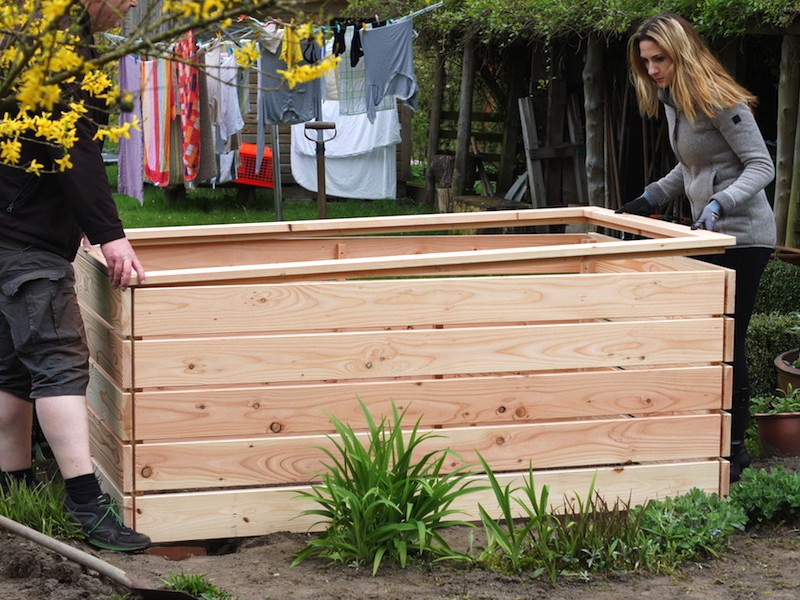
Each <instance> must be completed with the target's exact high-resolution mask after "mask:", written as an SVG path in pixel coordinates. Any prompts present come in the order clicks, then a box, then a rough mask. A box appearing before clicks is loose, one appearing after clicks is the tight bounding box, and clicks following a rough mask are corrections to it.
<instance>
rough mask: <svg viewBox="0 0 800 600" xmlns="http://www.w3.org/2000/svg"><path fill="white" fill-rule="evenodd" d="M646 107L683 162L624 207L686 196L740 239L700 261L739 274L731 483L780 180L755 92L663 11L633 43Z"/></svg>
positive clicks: (647, 210) (737, 467) (700, 218)
mask: <svg viewBox="0 0 800 600" xmlns="http://www.w3.org/2000/svg"><path fill="white" fill-rule="evenodd" d="M628 58H629V60H630V65H631V78H632V82H633V85H634V88H635V89H636V98H637V101H638V104H639V111H640V112H641V114H642V115H645V116H648V117H656V116H657V115H658V111H659V104H662V105H663V106H664V112H665V114H666V117H667V124H668V126H669V140H670V145H671V146H672V150H673V151H674V153H675V157H676V158H677V160H678V164H677V165H676V166H675V167H674V168H673V169H672V171H670V172H669V173H668V174H667V175H666V176H665V177H663V178H661V179H659V180H658V181H656V182H653V183H651V184H650V185H648V186H647V187H646V188H645V190H644V193H643V194H642V195H641V196H640V197H638V198H636V199H635V200H632V201H630V202H628V203H627V204H625V205H623V206H622V207H621V208H620V209H619V211H618V212H626V213H633V214H642V215H649V214H651V213H653V212H657V211H658V210H660V209H662V208H664V207H665V206H666V205H667V204H668V203H669V202H670V201H671V200H673V199H676V198H678V197H679V196H680V195H685V196H686V198H687V199H688V201H689V204H690V206H691V211H692V220H693V223H694V225H692V229H697V228H705V229H708V230H710V231H718V232H720V233H726V234H729V235H732V236H735V237H736V245H735V246H734V247H730V248H727V249H726V251H725V253H724V254H722V255H713V256H711V257H703V258H702V260H706V261H708V262H711V263H714V264H717V265H721V266H723V267H728V268H731V269H734V270H735V271H736V310H735V313H734V319H735V331H734V359H733V379H734V388H733V406H732V410H731V413H732V420H733V423H732V430H731V456H730V461H731V481H737V480H738V479H739V477H740V475H741V471H742V469H744V468H746V467H747V466H748V465H749V464H750V457H749V456H748V455H747V450H746V449H745V446H744V437H745V429H746V427H747V421H748V418H749V414H750V413H749V403H750V389H749V378H748V375H747V358H746V356H745V348H744V342H745V335H746V333H747V326H748V324H749V322H750V315H751V314H752V311H753V305H754V303H755V296H756V291H757V289H758V282H759V280H760V278H761V273H762V272H763V270H764V267H765V266H766V264H767V261H768V260H769V257H770V254H771V252H772V249H773V247H774V245H775V218H774V216H773V213H772V209H771V208H770V204H769V202H768V200H767V196H766V194H765V192H764V188H765V187H766V186H767V185H768V184H769V183H770V181H772V179H773V177H774V176H775V168H774V166H773V164H772V158H771V157H770V155H769V152H768V151H767V147H766V144H765V143H764V139H763V137H762V136H761V132H760V131H759V129H758V125H756V122H755V119H754V117H753V112H752V107H753V106H754V105H755V103H756V98H755V97H754V96H753V95H752V94H750V92H748V91H747V90H746V89H744V88H743V87H742V86H740V85H739V84H737V83H736V81H734V79H733V77H731V75H730V74H729V73H728V72H727V71H726V70H725V68H724V67H723V66H722V65H721V64H720V63H719V61H718V60H717V59H716V58H715V57H714V55H713V54H712V53H711V51H710V50H709V49H708V46H707V45H706V44H705V42H704V41H703V40H702V39H701V38H700V36H699V35H698V34H697V32H696V31H695V30H694V29H693V28H692V26H691V25H689V23H688V22H687V21H686V20H685V19H683V18H681V17H679V16H677V15H674V14H670V13H663V14H659V15H656V16H654V17H651V18H649V19H647V20H646V21H645V22H644V23H642V24H641V25H640V26H639V28H638V29H637V30H636V32H635V33H634V34H633V36H631V38H630V40H629V42H628Z"/></svg>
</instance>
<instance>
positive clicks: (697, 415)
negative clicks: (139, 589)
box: [76, 207, 734, 542]
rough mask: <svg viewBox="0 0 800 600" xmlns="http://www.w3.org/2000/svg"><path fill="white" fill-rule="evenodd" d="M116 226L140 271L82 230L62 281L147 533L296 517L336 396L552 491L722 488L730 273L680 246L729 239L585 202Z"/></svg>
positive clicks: (235, 529) (99, 426) (227, 532)
mask: <svg viewBox="0 0 800 600" xmlns="http://www.w3.org/2000/svg"><path fill="white" fill-rule="evenodd" d="M553 225H559V226H561V225H565V226H566V231H567V233H559V234H551V233H518V234H514V235H510V234H505V235H499V234H497V235H452V232H455V231H464V230H476V229H477V230H480V229H482V228H486V229H492V230H497V229H499V228H507V230H508V228H512V227H518V228H521V227H525V228H528V229H527V231H531V230H535V231H546V230H548V227H549V226H553ZM533 228H535V229H533ZM561 229H563V227H562V228H561ZM611 230H615V231H626V232H628V233H632V234H636V236H646V237H645V238H643V239H631V240H624V241H623V240H620V239H616V238H614V237H610V236H608V235H607V234H608V233H609V232H610V231H611ZM516 231H520V230H519V229H517V230H516ZM523 231H524V230H523ZM572 231H574V233H570V232H572ZM598 231H602V232H603V233H600V232H598ZM433 232H439V233H438V234H434V233H433ZM448 232H450V233H451V234H448ZM128 233H129V237H130V239H131V241H132V243H133V245H134V247H135V248H136V252H137V254H138V255H139V257H140V259H141V260H142V263H143V264H144V266H145V268H146V270H147V275H148V279H147V283H146V284H145V285H133V286H132V287H131V288H130V289H128V290H127V291H126V292H119V291H117V290H112V289H111V288H110V286H109V284H108V280H107V277H106V275H105V266H104V263H103V259H102V255H101V254H100V252H99V250H97V249H94V250H92V251H91V252H89V253H83V252H80V253H79V258H78V259H77V260H76V271H77V276H78V285H77V287H78V292H79V297H80V300H81V305H82V309H83V311H84V317H85V322H86V328H87V334H88V337H89V340H90V346H91V352H92V379H91V386H90V390H89V402H90V409H91V413H92V425H91V426H92V447H93V453H94V458H95V462H96V465H97V468H98V471H99V472H100V474H101V475H102V477H103V479H104V485H105V487H106V488H107V489H108V490H109V491H111V492H112V494H113V495H115V496H116V497H117V499H118V500H119V502H120V504H121V506H123V507H124V516H125V521H126V523H128V524H129V525H132V526H134V527H136V528H137V529H138V530H140V531H142V532H144V533H147V534H148V535H150V536H151V537H152V538H153V541H155V542H169V541H186V540H194V539H213V538H225V537H238V536H251V535H262V534H265V533H268V532H272V531H281V530H283V531H285V530H294V531H304V530H306V529H307V528H308V527H309V525H310V524H311V523H312V522H313V520H312V518H311V517H299V516H298V515H299V514H300V512H301V511H302V510H303V509H306V508H310V505H308V504H304V503H303V502H301V501H300V500H298V499H297V498H296V491H297V490H298V489H303V488H305V487H307V486H309V485H310V484H311V483H312V482H313V481H314V480H315V475H316V474H317V473H318V472H319V470H320V468H321V465H320V461H321V459H323V458H324V457H323V454H322V452H321V451H320V450H319V449H318V447H319V446H321V445H328V444H330V441H329V440H328V439H327V438H326V436H327V435H329V434H332V433H333V432H334V430H333V428H332V426H331V424H330V422H329V420H328V417H327V415H329V414H333V415H335V416H336V417H337V418H338V419H340V420H342V421H345V422H348V423H350V424H351V425H352V426H353V427H354V428H355V429H362V428H363V426H364V418H363V414H362V413H361V409H360V407H359V403H358V398H360V399H361V400H363V401H364V402H365V403H366V405H367V406H368V407H369V409H370V411H371V413H372V414H373V415H375V416H376V417H377V416H378V415H380V414H386V415H390V414H391V413H390V406H391V402H392V401H394V402H395V403H396V404H397V405H398V406H399V407H400V408H401V409H406V408H408V416H407V419H406V421H407V424H408V426H409V427H411V426H412V425H413V423H414V422H415V421H416V420H417V418H419V417H421V419H422V426H421V430H423V431H424V430H429V429H436V430H437V433H440V434H443V437H438V438H434V439H432V440H431V441H430V442H429V444H430V445H429V446H428V448H433V447H449V448H452V449H453V450H456V451H457V452H458V453H459V454H460V455H461V456H462V457H463V458H464V460H465V461H466V462H468V463H477V459H476V451H479V452H480V453H481V454H482V455H483V456H484V457H485V458H486V459H487V461H488V462H489V464H491V465H492V468H493V470H494V471H495V472H496V473H498V474H499V479H500V481H501V483H503V484H505V483H506V482H508V481H510V480H512V479H514V480H518V481H520V482H521V479H522V476H523V475H527V471H528V465H529V464H532V465H533V468H534V471H535V482H536V484H537V485H538V486H542V485H545V484H546V485H549V486H550V488H551V498H553V499H555V500H556V501H560V500H563V497H564V495H565V494H566V495H573V494H578V495H581V494H584V495H585V494H586V492H587V491H588V489H589V485H590V482H591V480H592V478H593V477H595V475H596V477H597V480H596V488H597V489H598V490H599V492H600V493H601V494H602V495H603V496H604V497H605V498H606V499H607V500H608V501H610V502H613V501H614V499H616V498H617V497H620V498H622V499H624V500H625V501H628V500H630V501H631V502H632V503H638V502H642V501H644V500H645V499H647V498H654V497H664V496H668V495H675V494H680V493H684V492H686V491H688V490H689V489H691V488H693V487H698V488H701V489H703V490H705V491H707V492H717V493H727V491H728V463H727V461H725V460H723V459H721V458H720V457H721V456H725V455H726V454H727V450H728V445H729V439H728V430H729V419H728V415H727V413H725V412H723V409H724V408H727V407H729V402H730V388H731V371H730V367H729V366H728V365H725V364H724V361H729V360H730V359H731V355H732V341H733V328H732V322H731V320H730V318H729V317H726V316H725V315H726V314H729V313H731V312H732V309H733V289H734V286H733V273H732V271H729V270H727V269H722V268H718V267H714V266H711V265H708V264H706V263H703V262H701V261H697V260H693V259H689V258H687V257H686V255H694V254H703V253H714V252H720V251H722V249H723V248H724V247H725V246H726V245H731V244H732V243H733V238H730V237H728V236H724V235H719V234H714V233H709V232H705V231H690V230H689V229H688V228H686V227H682V226H677V225H671V224H668V223H664V222H660V221H658V220H653V219H646V218H641V217H635V216H630V215H616V214H614V213H613V212H611V211H608V210H604V209H598V208H588V207H580V208H566V209H541V210H527V211H494V212H484V213H463V214H442V215H424V216H416V217H380V218H365V219H346V220H320V221H303V222H292V223H286V222H279V223H262V224H248V225H229V226H205V227H183V228H160V229H140V230H131V231H129V232H128ZM415 233H416V234H418V235H415ZM393 234H398V235H393ZM399 234H403V235H399ZM423 234H424V235H423ZM452 466H453V467H455V466H457V463H456V461H455V459H454V461H453V465H452ZM478 477H479V475H478ZM490 494H491V492H489V491H487V492H481V493H476V494H473V495H469V496H466V497H465V499H464V502H463V503H462V504H461V505H459V507H460V508H463V509H464V510H465V511H466V512H467V515H468V517H469V518H477V514H478V513H477V504H478V503H479V502H480V503H481V504H483V505H484V506H487V507H488V506H490V505H491V504H492V502H493V498H492V497H491V496H490Z"/></svg>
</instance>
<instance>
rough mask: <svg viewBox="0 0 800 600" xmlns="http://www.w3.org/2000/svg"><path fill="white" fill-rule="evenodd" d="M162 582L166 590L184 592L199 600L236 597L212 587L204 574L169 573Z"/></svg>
mask: <svg viewBox="0 0 800 600" xmlns="http://www.w3.org/2000/svg"><path fill="white" fill-rule="evenodd" d="M163 582H164V587H166V589H168V590H177V591H179V592H186V593H187V594H189V595H190V596H194V597H195V598H198V599H199V600H237V597H236V596H233V595H231V594H230V593H229V592H227V591H225V590H223V589H221V588H218V587H217V586H216V585H214V584H213V583H212V581H211V579H209V577H208V575H206V574H193V573H170V574H169V575H168V576H167V577H166V578H164V579H163Z"/></svg>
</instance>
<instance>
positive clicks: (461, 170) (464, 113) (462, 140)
mask: <svg viewBox="0 0 800 600" xmlns="http://www.w3.org/2000/svg"><path fill="white" fill-rule="evenodd" d="M474 81H475V39H474V38H473V37H472V36H470V38H469V39H467V41H466V42H465V44H464V54H463V60H462V62H461V102H460V103H459V107H458V126H457V133H456V159H455V165H454V167H453V198H455V197H456V196H461V195H463V194H464V190H465V186H466V183H465V182H466V177H467V163H468V159H469V139H470V135H471V129H472V94H473V91H474V85H473V83H474Z"/></svg>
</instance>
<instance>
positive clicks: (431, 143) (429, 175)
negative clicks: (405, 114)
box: [425, 52, 446, 209]
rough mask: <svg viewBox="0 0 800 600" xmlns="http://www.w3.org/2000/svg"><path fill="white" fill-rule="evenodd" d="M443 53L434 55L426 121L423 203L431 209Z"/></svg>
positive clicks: (441, 86) (442, 97)
mask: <svg viewBox="0 0 800 600" xmlns="http://www.w3.org/2000/svg"><path fill="white" fill-rule="evenodd" d="M445 63H446V58H445V53H444V52H439V53H438V54H437V55H436V67H435V68H434V71H433V98H432V99H431V114H430V119H429V122H428V153H427V155H426V158H427V163H428V164H427V168H426V171H425V204H426V206H428V207H429V208H431V209H433V208H434V207H435V206H437V202H436V176H435V175H434V173H433V172H432V171H431V165H432V164H433V159H434V157H435V156H436V152H437V151H438V150H439V130H440V129H441V126H442V104H443V102H444V81H445Z"/></svg>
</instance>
